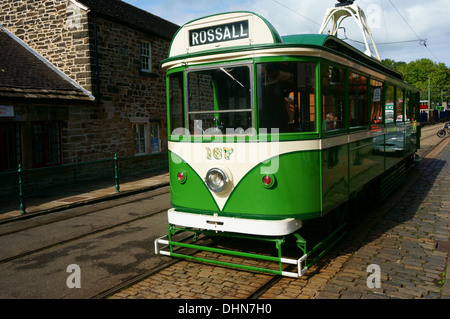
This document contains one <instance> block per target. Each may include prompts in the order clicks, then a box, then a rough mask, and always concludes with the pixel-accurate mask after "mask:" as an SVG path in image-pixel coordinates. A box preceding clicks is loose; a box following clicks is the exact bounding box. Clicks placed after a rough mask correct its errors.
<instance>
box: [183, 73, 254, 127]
mask: <svg viewBox="0 0 450 319" xmlns="http://www.w3.org/2000/svg"><path fill="white" fill-rule="evenodd" d="M187 91H188V117H189V120H188V121H189V131H190V134H191V135H200V134H204V135H221V134H244V133H245V132H248V129H250V128H251V127H252V102H251V92H252V90H251V82H250V67H249V66H223V67H215V68H212V69H199V70H193V71H189V72H188V74H187Z"/></svg>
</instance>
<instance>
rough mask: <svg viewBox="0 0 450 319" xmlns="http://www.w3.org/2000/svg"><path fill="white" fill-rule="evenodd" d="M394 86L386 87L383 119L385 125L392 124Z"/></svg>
mask: <svg viewBox="0 0 450 319" xmlns="http://www.w3.org/2000/svg"><path fill="white" fill-rule="evenodd" d="M394 102H395V86H392V85H386V104H385V109H384V112H385V118H386V123H393V122H394Z"/></svg>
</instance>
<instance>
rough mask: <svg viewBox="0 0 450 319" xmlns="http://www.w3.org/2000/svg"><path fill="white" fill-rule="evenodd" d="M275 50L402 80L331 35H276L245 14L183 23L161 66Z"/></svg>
mask: <svg viewBox="0 0 450 319" xmlns="http://www.w3.org/2000/svg"><path fill="white" fill-rule="evenodd" d="M279 47H307V48H316V49H319V50H325V51H329V52H332V53H334V54H338V55H340V56H342V57H345V58H350V59H353V60H356V61H357V62H358V63H362V64H365V65H368V66H370V67H372V68H375V69H377V70H379V71H382V72H384V73H387V74H388V75H390V76H392V77H394V78H396V79H399V80H402V75H401V73H399V72H397V71H395V70H394V69H392V68H390V67H387V66H385V65H384V64H383V63H381V62H380V61H378V60H376V59H374V58H372V57H369V56H367V55H365V54H364V53H363V52H361V51H359V50H357V49H356V48H354V47H352V46H351V45H349V44H347V43H346V42H344V41H342V40H340V39H338V38H337V37H335V36H331V35H326V34H294V35H286V36H280V35H279V34H278V32H277V30H276V29H275V28H274V27H273V26H272V24H270V22H268V21H267V20H266V19H265V18H263V17H262V16H260V15H258V14H255V13H253V12H248V11H239V12H227V13H221V14H216V15H211V16H207V17H203V18H200V19H196V20H193V21H190V22H188V23H186V24H184V25H183V26H182V27H181V28H180V29H179V30H178V31H177V33H176V34H175V36H174V38H173V39H172V43H171V47H170V50H169V57H168V58H167V59H165V60H164V61H162V64H163V66H164V64H166V63H168V62H172V61H176V60H186V59H189V58H191V57H200V56H208V55H215V54H226V53H232V52H240V51H245V50H246V48H248V49H250V50H264V49H270V48H279Z"/></svg>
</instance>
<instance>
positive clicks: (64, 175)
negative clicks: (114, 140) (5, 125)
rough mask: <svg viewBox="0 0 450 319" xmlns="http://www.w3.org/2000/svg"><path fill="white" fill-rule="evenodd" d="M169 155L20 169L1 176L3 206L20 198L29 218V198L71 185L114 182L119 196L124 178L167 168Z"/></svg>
mask: <svg viewBox="0 0 450 319" xmlns="http://www.w3.org/2000/svg"><path fill="white" fill-rule="evenodd" d="M167 154H168V153H167V152H166V153H157V154H150V155H139V156H127V157H119V156H118V155H117V154H114V157H113V158H106V159H101V160H95V161H88V162H77V163H72V164H63V165H58V166H50V167H42V168H31V169H24V168H23V167H22V165H20V164H19V165H18V168H17V170H15V171H9V172H2V173H0V180H1V181H2V183H1V184H0V193H1V196H0V202H2V201H3V202H4V201H5V200H8V201H11V198H12V197H13V196H14V195H18V205H19V209H20V212H21V214H26V203H25V201H26V198H27V197H28V196H33V195H36V194H37V195H39V194H42V193H43V192H45V193H47V192H49V191H50V192H51V190H52V189H60V188H61V187H70V186H72V185H81V184H88V183H91V182H98V181H105V180H112V179H114V188H115V192H116V193H119V192H120V180H121V179H122V178H124V177H132V176H137V175H140V174H144V173H151V172H154V171H158V170H163V169H167V168H168V159H167Z"/></svg>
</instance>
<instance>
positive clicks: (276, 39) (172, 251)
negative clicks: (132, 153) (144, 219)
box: [155, 12, 420, 277]
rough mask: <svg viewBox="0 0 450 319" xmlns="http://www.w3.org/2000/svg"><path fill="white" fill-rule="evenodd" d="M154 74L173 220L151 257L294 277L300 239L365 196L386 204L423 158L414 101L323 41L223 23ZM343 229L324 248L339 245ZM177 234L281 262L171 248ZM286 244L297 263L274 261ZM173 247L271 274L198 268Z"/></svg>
mask: <svg viewBox="0 0 450 319" xmlns="http://www.w3.org/2000/svg"><path fill="white" fill-rule="evenodd" d="M162 67H163V68H164V69H165V70H166V72H167V99H168V112H167V114H168V130H169V142H168V143H169V171H170V186H171V187H170V188H171V189H170V197H171V204H172V207H173V208H171V209H170V210H169V211H168V228H169V229H168V234H167V235H165V236H163V237H161V238H158V239H156V240H155V251H156V253H157V254H163V255H167V256H173V257H179V258H187V259H192V260H200V261H207V262H212V263H217V264H220V265H226V266H233V267H239V268H244V269H250V270H258V271H265V272H269V273H274V274H280V275H285V276H291V277H299V276H301V275H302V274H304V273H305V272H306V271H307V269H308V268H309V267H310V266H311V262H309V263H308V260H309V259H308V258H310V257H309V256H310V255H311V252H312V251H313V250H316V247H314V248H313V249H310V250H308V249H309V247H308V246H307V245H308V240H307V239H305V238H303V237H302V235H300V230H301V229H302V228H304V227H307V224H308V221H310V220H315V221H319V222H320V221H321V220H323V219H325V218H326V216H328V215H329V214H331V213H335V212H336V211H341V212H342V209H341V208H342V207H343V205H345V203H348V202H349V201H350V200H352V199H353V198H355V197H357V196H360V195H361V194H363V196H366V195H368V194H367V193H368V192H369V193H377V194H378V193H380V196H384V198H385V197H386V196H387V194H388V193H389V192H390V191H391V190H394V189H395V187H396V186H398V185H399V182H401V181H402V178H404V177H405V174H406V168H407V167H408V165H410V164H411V163H413V161H414V158H415V151H416V150H417V148H418V147H419V140H420V122H416V118H417V117H418V115H419V113H418V112H419V95H418V91H417V89H416V88H414V87H412V86H410V85H408V84H407V83H405V82H404V81H403V80H402V76H401V74H399V73H398V72H396V71H394V70H393V69H390V68H388V67H386V66H384V65H383V64H382V63H381V62H380V61H379V60H377V59H375V58H372V57H370V56H368V55H367V54H364V53H362V52H360V51H358V50H357V49H355V48H353V47H351V46H350V45H348V44H347V43H345V42H344V41H342V40H340V39H338V38H337V37H336V36H333V35H328V34H298V35H288V36H280V35H279V34H278V32H277V31H276V30H275V28H274V27H273V26H272V25H271V24H270V23H269V22H268V21H267V20H266V19H265V18H263V17H261V16H260V15H258V14H255V13H252V12H229V13H221V14H217V15H212V16H207V17H204V18H201V19H197V20H194V21H191V22H189V23H186V24H185V25H183V26H182V27H181V28H180V29H179V30H178V32H177V33H176V35H175V36H174V38H173V40H172V43H171V47H170V51H169V57H168V58H167V59H165V60H164V61H162ZM374 189H376V190H374ZM359 213H364V212H362V211H361V212H359ZM342 215H344V214H342ZM344 228H345V223H344V222H343V223H342V224H338V225H337V227H336V228H335V229H333V230H331V231H330V234H329V235H328V236H326V238H325V239H324V240H323V241H320V243H325V242H329V243H330V244H331V243H335V242H337V241H338V240H339V239H340V238H341V237H342V236H343V235H342V234H343V233H344V231H343V229H344ZM180 233H183V234H184V233H192V234H193V236H194V239H197V238H198V237H199V235H200V234H204V235H207V236H224V235H226V236H227V237H232V238H233V237H234V238H238V239H239V240H241V241H244V240H257V241H256V242H257V243H258V240H260V241H271V242H272V241H273V242H275V245H276V247H277V255H276V256H266V255H259V254H253V253H248V252H241V251H239V249H237V250H234V249H233V250H231V249H228V250H227V249H220V248H214V247H208V246H201V245H198V244H196V243H195V242H193V243H192V242H189V243H188V242H187V241H186V242H185V241H183V240H175V236H176V235H178V234H180ZM288 236H290V237H291V238H294V240H295V241H296V244H297V246H298V248H299V256H297V257H298V258H296V257H295V258H286V257H284V256H283V253H282V251H281V246H282V244H283V243H284V241H285V238H286V237H288ZM320 245H321V244H319V246H320ZM325 246H330V245H324V247H325ZM180 247H181V248H194V249H200V250H207V251H212V252H217V253H221V254H222V253H224V254H231V255H238V256H243V257H251V258H261V259H263V260H268V261H274V262H275V263H276V264H277V265H279V267H278V266H277V268H276V269H271V268H270V269H269V268H264V269H261V268H258V267H254V266H249V265H243V264H235V263H232V262H226V261H225V262H224V261H218V260H209V259H207V260H206V259H205V258H203V257H202V258H200V257H195V255H188V254H183V253H182V252H177V249H179V248H180ZM237 248H239V247H237ZM289 264H292V265H294V266H292V267H295V266H296V267H297V269H296V271H286V270H285V266H286V265H289Z"/></svg>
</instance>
